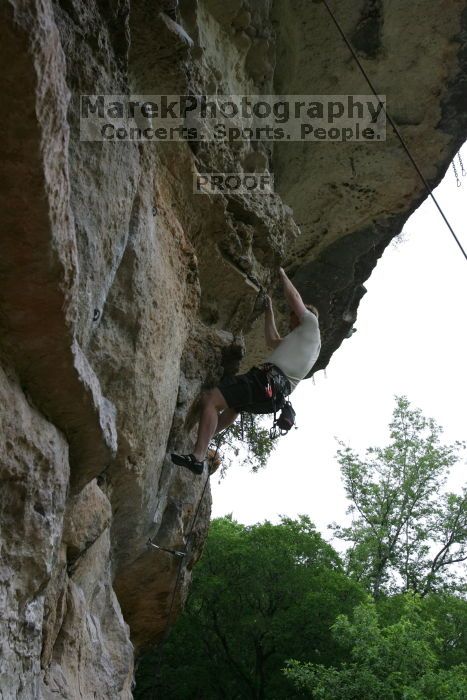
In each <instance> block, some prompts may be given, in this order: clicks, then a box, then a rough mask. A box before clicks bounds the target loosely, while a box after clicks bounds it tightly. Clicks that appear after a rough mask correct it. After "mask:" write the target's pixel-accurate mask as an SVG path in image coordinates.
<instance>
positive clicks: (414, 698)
mask: <svg viewBox="0 0 467 700" xmlns="http://www.w3.org/2000/svg"><path fill="white" fill-rule="evenodd" d="M460 602H461V604H463V607H464V613H463V614H464V616H465V608H466V607H467V604H466V603H465V601H460ZM440 631H441V629H440V627H439V626H437V625H436V623H435V622H434V621H433V620H430V619H428V618H427V617H426V614H424V609H423V606H422V603H421V601H420V600H419V599H417V598H416V597H413V596H412V595H410V594H408V595H407V596H406V598H405V605H404V610H403V614H402V615H401V616H400V617H399V619H398V620H397V621H395V622H394V623H392V624H388V625H384V624H382V623H381V621H380V620H379V617H378V614H377V611H376V606H375V604H374V603H373V602H366V603H363V604H361V605H359V606H358V607H357V608H356V610H355V612H354V615H353V619H352V621H351V620H350V619H349V618H348V617H347V616H340V617H339V618H338V620H337V622H336V623H335V625H334V626H333V633H334V637H335V639H336V641H338V642H339V643H340V644H342V645H343V646H344V647H347V648H348V649H349V652H350V656H351V661H350V663H345V662H344V663H342V664H341V665H340V666H338V667H336V666H332V667H326V666H324V665H322V664H314V663H306V664H303V663H300V662H298V661H290V662H289V664H288V666H287V668H286V669H285V675H286V676H287V677H288V678H289V679H290V680H291V681H292V682H293V684H294V686H295V687H296V688H298V689H300V690H302V691H304V692H306V694H307V696H308V697H310V698H313V699H314V700H464V699H465V698H466V697H467V665H465V664H462V663H459V664H455V665H451V666H446V664H445V663H443V662H444V658H443V654H444V651H443V646H444V644H445V643H446V642H448V639H446V638H445V637H442V636H441V635H440ZM464 658H465V657H464Z"/></svg>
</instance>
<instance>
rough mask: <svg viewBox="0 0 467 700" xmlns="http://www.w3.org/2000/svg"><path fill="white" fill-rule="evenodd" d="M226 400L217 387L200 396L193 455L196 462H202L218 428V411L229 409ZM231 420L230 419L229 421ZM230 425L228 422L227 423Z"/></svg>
mask: <svg viewBox="0 0 467 700" xmlns="http://www.w3.org/2000/svg"><path fill="white" fill-rule="evenodd" d="M231 410H232V409H229V407H228V406H227V403H226V400H225V399H224V397H223V396H222V394H221V392H220V391H219V389H217V388H216V389H211V390H210V391H207V392H205V393H204V394H203V396H202V398H201V417H200V420H199V425H198V439H197V440H196V445H195V449H194V450H193V455H194V457H195V458H196V460H197V461H198V462H202V461H203V460H204V458H205V457H206V452H207V449H208V446H209V443H210V442H211V440H212V438H213V436H214V434H215V433H216V431H217V429H218V424H219V420H220V419H222V415H223V414H221V418H220V419H219V413H220V412H221V411H224V412H225V411H231ZM230 422H232V421H230ZM229 425H230V423H229Z"/></svg>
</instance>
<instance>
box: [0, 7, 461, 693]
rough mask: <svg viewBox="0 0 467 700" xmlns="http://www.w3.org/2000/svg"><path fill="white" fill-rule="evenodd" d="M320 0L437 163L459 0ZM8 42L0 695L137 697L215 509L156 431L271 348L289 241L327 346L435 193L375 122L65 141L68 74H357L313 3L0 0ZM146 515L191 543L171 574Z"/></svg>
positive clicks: (315, 77) (72, 110) (182, 85)
mask: <svg viewBox="0 0 467 700" xmlns="http://www.w3.org/2000/svg"><path fill="white" fill-rule="evenodd" d="M336 13H337V15H338V17H339V20H340V22H341V23H342V26H343V28H344V30H345V31H346V32H347V34H348V35H349V37H350V38H351V39H352V41H353V43H354V46H355V47H356V49H357V51H358V53H359V56H360V58H361V60H362V62H363V64H364V65H365V67H366V68H367V70H368V71H369V72H370V74H371V76H372V78H373V79H374V82H375V84H376V86H377V89H378V90H379V91H380V92H381V93H383V94H384V93H385V94H387V96H388V107H389V109H390V111H391V112H392V114H393V116H394V118H395V119H396V121H397V123H398V125H399V127H400V129H401V131H402V133H403V135H404V138H405V139H406V141H407V143H408V144H409V146H410V147H411V149H412V150H413V152H414V155H415V156H416V158H417V160H418V162H419V163H420V166H421V167H422V168H423V170H424V172H425V174H426V176H427V178H428V179H429V181H430V183H431V184H432V185H435V184H436V183H437V182H438V181H439V180H440V178H441V177H442V175H443V173H444V172H445V170H446V168H447V166H448V164H449V162H450V160H451V158H452V156H453V155H454V153H455V152H456V151H457V150H458V148H459V145H460V143H461V142H462V141H463V139H465V136H466V132H467V128H466V127H467V95H466V92H467V91H466V85H465V71H466V65H465V62H466V57H467V53H466V51H467V50H466V38H467V37H466V32H467V8H466V2H464V0H445V1H444V2H441V0H439V1H436V2H431V3H426V2H422V0H414V1H413V2H411V3H409V4H408V3H403V2H389V1H385V0H371V2H370V1H369V0H358V1H355V0H344V1H343V2H340V3H339V4H338V7H336ZM0 54H1V57H2V59H3V66H4V68H3V70H2V73H1V77H0V81H1V87H2V92H1V94H2V100H0V104H1V108H0V109H1V123H2V130H3V134H2V136H3V138H2V140H1V141H0V151H1V162H2V169H3V170H2V173H1V175H2V177H1V178H0V208H1V232H0V359H1V368H0V370H1V374H0V393H1V398H0V406H1V408H0V427H1V435H2V441H1V445H0V449H1V456H0V476H1V492H0V493H1V504H2V508H1V513H0V528H1V533H0V556H1V559H0V619H1V623H0V624H1V627H0V697H2V698H4V699H5V700H7V699H10V698H21V699H24V700H30V699H31V698H52V697H63V698H70V699H74V698H83V699H86V700H87V699H88V698H93V697H96V698H109V699H112V700H114V699H115V698H130V697H131V683H132V676H133V654H134V650H135V649H136V650H139V649H141V648H142V647H144V645H146V644H149V643H153V642H155V641H157V640H158V639H160V638H161V636H162V634H163V633H164V630H165V628H166V625H167V623H168V621H169V620H168V616H169V614H170V620H172V619H173V618H174V617H175V616H176V615H177V614H178V612H179V611H180V608H181V606H182V605H183V601H184V599H185V597H186V595H187V592H188V588H189V584H190V577H191V569H192V567H193V565H194V563H195V562H196V560H197V558H198V557H199V555H200V552H201V549H202V544H203V540H204V537H205V535H206V532H207V528H208V524H209V512H210V492H209V486H207V488H206V489H204V481H203V480H199V479H198V480H197V479H194V478H193V477H192V476H191V475H190V474H186V473H182V471H181V470H180V469H178V468H174V467H173V465H172V464H171V463H170V461H169V460H168V457H167V454H168V452H170V450H171V449H172V448H177V449H185V448H189V447H190V446H191V440H192V437H193V425H194V422H195V414H196V399H197V396H198V394H199V391H200V389H201V388H202V387H203V386H207V385H209V384H212V383H215V382H216V381H217V380H218V379H219V378H220V377H221V376H222V374H223V373H224V372H226V371H235V370H236V369H237V368H238V366H239V365H240V363H241V362H242V363H243V366H246V365H249V364H251V363H252V362H253V361H255V360H256V359H258V358H259V357H260V356H261V355H262V353H263V352H264V346H263V341H262V338H261V331H262V322H261V320H260V319H259V318H258V312H257V309H256V307H255V302H256V300H257V295H258V285H263V286H264V287H267V288H269V289H270V290H271V291H272V292H273V293H274V294H275V296H276V301H277V303H278V304H279V307H280V298H279V296H278V294H277V290H276V289H275V287H274V280H275V270H276V268H277V265H278V264H279V263H281V262H282V264H284V266H285V267H286V269H287V270H288V271H289V273H290V274H291V276H292V277H293V279H294V280H295V282H296V283H297V285H298V287H299V288H300V290H301V291H302V293H303V295H304V297H305V299H306V300H308V301H314V302H315V303H317V305H318V306H319V309H320V312H321V324H322V331H323V341H324V342H323V351H322V355H321V358H320V360H319V365H318V366H319V367H324V366H325V365H326V363H327V362H328V361H329V358H330V356H331V354H332V353H333V352H334V351H335V350H336V349H337V348H338V346H339V345H340V343H341V342H342V340H343V339H344V338H345V336H346V335H347V334H348V332H349V330H350V329H351V328H352V325H353V323H354V322H355V318H356V312H357V307H358V303H359V301H360V299H361V297H362V295H363V294H364V291H365V290H364V287H363V283H364V282H365V280H366V279H367V278H368V276H369V275H370V273H371V271H372V269H373V267H374V266H375V264H376V262H377V260H378V258H379V257H380V256H381V254H382V253H383V251H384V248H385V246H386V245H387V244H388V243H389V241H390V240H391V238H392V237H393V236H394V235H396V234H397V233H399V231H400V229H401V227H402V225H403V223H404V221H405V220H406V218H407V217H408V216H409V214H410V213H411V212H412V211H413V209H414V208H415V207H416V206H418V204H419V203H420V202H421V201H422V199H423V198H424V196H425V193H424V192H423V187H422V186H421V184H420V182H419V180H418V179H417V177H416V175H415V173H414V171H413V169H412V168H411V166H410V164H409V163H408V161H407V159H406V156H405V155H404V153H403V152H402V150H401V148H400V145H399V144H398V142H397V140H396V139H395V137H394V136H393V135H392V134H391V133H390V131H388V140H387V142H384V143H379V144H361V143H347V144H345V145H344V144H340V143H339V144H331V143H316V142H313V143H289V144H284V143H281V144H278V143H276V144H271V143H265V142H252V143H244V142H230V143H227V144H214V143H203V144H193V143H192V144H188V143H160V144H154V143H140V144H136V143H129V142H121V143H112V142H106V143H93V142H84V141H80V137H79V119H78V117H79V111H78V109H79V100H80V95H83V94H122V93H128V92H133V93H138V94H151V93H152V94H162V93H168V94H203V93H204V94H213V93H216V92H217V93H219V94H239V95H241V94H271V93H274V92H277V93H281V94H314V95H319V94H349V93H355V94H367V93H368V89H367V86H366V85H365V83H364V82H363V79H362V77H361V75H360V74H359V72H358V70H357V68H356V66H355V64H354V62H353V61H352V60H351V59H350V57H349V54H348V52H347V49H346V47H345V45H344V44H343V42H342V39H341V38H340V37H339V35H338V34H337V32H336V30H335V28H334V27H333V25H332V23H331V22H330V19H329V16H328V15H327V14H326V11H325V8H324V6H323V5H322V4H321V3H314V2H309V0H256V1H255V2H253V0H235V1H232V2H224V0H181V1H180V2H176V0H154V1H151V2H149V0H138V2H136V1H134V2H133V3H130V2H129V1H128V0H119V1H118V2H117V1H115V2H110V1H107V0H105V1H103V0H88V1H86V2H84V0H56V1H55V2H52V0H4V2H3V3H2V4H1V5H0ZM202 171H214V172H216V171H220V172H252V171H256V172H258V171H260V172H263V171H264V172H269V171H271V172H274V176H275V183H276V193H275V194H274V195H272V196H270V197H261V196H258V195H257V196H243V195H229V196H227V195H225V196H224V195H222V196H221V195H207V194H203V195H195V194H194V193H193V174H195V173H196V172H202ZM245 349H246V350H245ZM242 353H244V358H243V360H242ZM197 512H198V515H197V518H196V521H195V520H194V518H195V514H196V513H197ZM148 538H151V539H152V540H153V541H154V542H156V543H157V544H159V545H161V546H165V547H169V548H174V549H183V548H185V547H187V552H188V553H187V556H186V557H185V559H184V560H183V563H182V564H181V569H180V576H179V577H178V571H179V569H178V565H179V560H177V559H175V558H174V557H173V555H171V554H169V553H167V552H163V551H161V550H156V549H154V548H151V547H148V546H147V541H148ZM177 578H178V586H177V588H176V590H175V593H174V587H175V583H176V581H177Z"/></svg>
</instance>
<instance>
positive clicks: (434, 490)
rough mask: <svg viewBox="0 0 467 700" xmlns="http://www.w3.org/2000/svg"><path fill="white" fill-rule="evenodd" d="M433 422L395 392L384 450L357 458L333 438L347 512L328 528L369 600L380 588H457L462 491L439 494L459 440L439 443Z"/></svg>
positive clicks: (464, 519)
mask: <svg viewBox="0 0 467 700" xmlns="http://www.w3.org/2000/svg"><path fill="white" fill-rule="evenodd" d="M441 433H442V429H441V428H440V426H439V425H437V424H436V423H435V421H434V420H432V419H428V418H425V417H424V416H423V415H422V413H421V411H419V410H418V409H415V408H412V407H411V406H410V404H409V402H408V401H407V399H406V398H405V397H398V398H397V403H396V407H395V410H394V413H393V419H392V422H391V425H390V438H391V440H390V443H389V444H388V445H387V447H384V448H379V447H370V448H369V449H368V450H367V451H366V456H365V457H364V458H362V457H360V456H359V455H357V454H356V453H355V452H354V451H353V450H352V449H351V448H350V447H347V446H345V445H344V444H342V443H341V449H340V450H339V451H338V459H339V462H340V465H341V469H342V474H343V478H344V484H345V489H346V492H347V495H348V497H349V499H350V500H351V506H350V509H349V511H350V513H351V514H352V515H353V521H352V524H351V525H350V526H349V527H340V526H334V533H335V535H336V536H337V537H339V538H341V539H343V540H346V541H348V542H350V543H351V547H350V549H349V551H348V553H347V565H348V572H349V573H350V574H351V575H352V576H353V577H354V578H356V579H357V580H359V581H361V582H362V583H364V584H365V585H366V586H367V588H368V590H369V591H371V593H372V595H373V596H374V597H376V598H377V597H378V596H380V595H381V594H382V593H388V592H389V593H391V592H392V593H394V592H397V591H401V590H402V591H404V590H405V591H407V590H411V591H415V592H419V593H420V594H421V595H426V594H427V593H428V592H429V591H435V590H441V589H443V590H447V589H448V588H451V589H452V590H455V589H457V590H459V589H461V588H462V586H463V579H462V576H461V569H460V567H456V566H455V565H456V564H460V563H461V562H464V561H465V560H466V559H467V490H465V489H464V491H463V492H462V493H461V494H454V493H443V487H444V485H445V482H446V477H447V474H448V472H449V469H450V468H451V467H452V465H454V464H455V463H456V462H458V461H459V459H460V456H461V453H462V449H463V448H464V445H463V443H460V442H457V443H455V444H452V445H446V444H443V443H442V442H441Z"/></svg>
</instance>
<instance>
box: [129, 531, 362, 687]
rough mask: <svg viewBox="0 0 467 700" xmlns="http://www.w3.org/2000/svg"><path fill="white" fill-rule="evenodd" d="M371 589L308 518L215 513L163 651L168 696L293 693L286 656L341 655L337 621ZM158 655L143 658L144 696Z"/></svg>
mask: <svg viewBox="0 0 467 700" xmlns="http://www.w3.org/2000/svg"><path fill="white" fill-rule="evenodd" d="M364 596H365V594H364V592H363V590H362V589H361V587H360V586H359V585H358V584H357V583H355V582H353V581H351V580H350V579H349V578H348V577H347V576H346V575H345V574H344V572H343V568H342V564H341V562H340V559H339V556H338V555H337V553H336V552H335V551H334V550H333V548H332V547H331V546H330V545H329V544H327V543H326V542H325V541H324V540H323V539H322V538H321V536H320V535H319V533H318V532H317V531H316V530H315V528H314V526H313V525H312V523H311V522H310V520H309V519H308V518H306V517H301V518H300V519H299V520H290V519H288V518H284V519H283V520H282V522H281V523H280V524H278V525H273V524H271V523H269V522H265V523H262V524H258V525H253V526H250V527H247V526H244V525H241V524H239V523H237V522H235V521H234V520H232V519H231V518H220V519H217V520H214V521H213V522H212V523H211V529H210V533H209V536H208V539H207V543H206V546H205V551H204V552H203V555H202V557H201V560H200V562H199V563H198V565H197V567H196V569H195V571H194V576H193V583H192V588H191V592H190V595H189V598H188V601H187V605H186V610H185V613H184V614H183V615H182V616H181V617H180V619H179V620H178V622H177V623H176V625H175V627H174V629H173V630H172V633H171V635H170V637H169V639H168V641H167V643H166V645H165V648H164V651H163V655H162V663H161V667H160V671H161V678H160V684H161V694H160V696H161V697H164V699H165V700H172V699H173V700H188V699H190V700H191V699H193V700H194V699H196V698H200V699H201V698H202V700H213V699H215V698H230V699H232V700H233V699H237V698H238V699H239V700H247V699H248V698H252V699H254V700H260V699H262V698H268V699H270V700H273V699H275V700H279V699H280V698H283V699H284V700H289V699H290V698H292V697H294V696H293V694H291V691H290V687H289V684H288V682H287V680H286V679H285V678H284V676H283V674H282V672H281V669H282V667H283V666H284V664H285V661H286V659H287V658H289V657H290V655H294V656H295V657H296V658H298V659H304V660H305V659H306V660H313V661H316V662H321V663H325V664H329V663H331V662H333V661H335V660H336V659H341V658H342V653H341V649H340V647H339V646H338V645H337V644H336V643H335V642H334V640H333V638H332V635H331V633H330V628H331V625H332V624H333V623H334V621H335V620H336V618H337V616H338V614H340V613H342V612H350V611H351V610H352V609H353V607H354V606H355V605H356V604H357V603H359V602H360V601H362V600H363V599H364ZM154 661H155V654H154V653H150V654H148V655H147V656H146V657H145V658H144V659H143V660H142V662H141V664H140V667H139V670H138V674H137V686H136V691H135V698H136V699H142V698H144V699H146V698H151V697H152V695H151V688H152V687H153V685H154V672H155V670H154ZM174 669H176V672H174Z"/></svg>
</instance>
